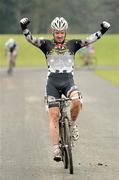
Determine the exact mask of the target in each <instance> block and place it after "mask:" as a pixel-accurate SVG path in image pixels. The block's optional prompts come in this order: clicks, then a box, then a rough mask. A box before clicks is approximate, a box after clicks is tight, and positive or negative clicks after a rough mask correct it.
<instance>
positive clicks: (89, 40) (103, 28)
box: [82, 21, 110, 47]
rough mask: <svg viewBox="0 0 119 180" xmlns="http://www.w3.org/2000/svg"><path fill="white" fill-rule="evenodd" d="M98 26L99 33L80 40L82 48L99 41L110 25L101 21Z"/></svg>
mask: <svg viewBox="0 0 119 180" xmlns="http://www.w3.org/2000/svg"><path fill="white" fill-rule="evenodd" d="M100 26H101V29H100V30H99V31H97V32H95V33H94V34H91V35H90V36H89V37H87V38H86V39H84V40H82V47H83V46H86V45H88V44H91V43H93V42H95V41H97V40H98V39H100V38H101V36H102V35H103V34H104V33H105V32H106V31H107V30H108V29H109V28H110V24H109V23H108V22H106V21H103V22H102V23H101V25H100Z"/></svg>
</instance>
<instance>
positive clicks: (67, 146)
mask: <svg viewBox="0 0 119 180" xmlns="http://www.w3.org/2000/svg"><path fill="white" fill-rule="evenodd" d="M73 99H77V98H66V97H64V98H60V99H56V100H55V102H58V103H59V105H60V106H59V107H60V119H59V147H60V150H61V156H62V161H63V164H64V168H65V169H69V172H70V174H73V173H74V168H73V157H72V147H73V139H72V122H71V120H70V119H69V117H68V112H67V107H68V106H69V102H70V101H71V100H73Z"/></svg>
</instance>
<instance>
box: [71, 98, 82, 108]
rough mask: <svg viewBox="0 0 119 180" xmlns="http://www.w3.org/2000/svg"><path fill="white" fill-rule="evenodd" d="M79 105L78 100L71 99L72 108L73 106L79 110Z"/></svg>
mask: <svg viewBox="0 0 119 180" xmlns="http://www.w3.org/2000/svg"><path fill="white" fill-rule="evenodd" d="M80 107H81V103H80V101H78V100H73V101H72V108H73V109H75V110H79V109H80Z"/></svg>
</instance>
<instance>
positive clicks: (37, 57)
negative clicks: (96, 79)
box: [0, 35, 119, 85]
mask: <svg viewBox="0 0 119 180" xmlns="http://www.w3.org/2000/svg"><path fill="white" fill-rule="evenodd" d="M34 36H39V37H44V38H48V39H49V38H50V39H51V38H52V37H51V36H49V35H34ZM87 36H88V35H68V37H67V38H68V39H72V38H75V39H83V38H85V37H87ZM8 38H14V39H15V40H16V41H17V43H18V45H19V52H18V57H17V61H16V65H17V66H20V67H36V66H37V67H40V66H46V62H45V57H44V54H43V53H42V52H41V51H40V50H39V49H38V48H35V47H33V46H32V45H31V44H30V43H28V42H27V41H26V40H25V38H24V36H23V35H0V67H4V66H7V61H6V56H5V51H4V44H5V42H6V40H7V39H8ZM94 47H95V51H96V57H97V60H98V61H97V63H98V65H99V66H112V67H114V66H119V35H104V36H103V37H102V38H101V39H100V40H99V41H97V42H95V43H94ZM79 61H80V55H79V52H78V53H77V54H76V64H77V65H78V63H79ZM96 73H97V74H98V75H100V76H101V77H103V78H105V79H108V80H111V81H113V82H114V83H115V84H116V85H119V73H118V71H97V72H96Z"/></svg>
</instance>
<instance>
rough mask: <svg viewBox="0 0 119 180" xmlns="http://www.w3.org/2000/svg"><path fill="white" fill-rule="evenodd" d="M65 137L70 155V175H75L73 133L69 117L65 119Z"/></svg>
mask: <svg viewBox="0 0 119 180" xmlns="http://www.w3.org/2000/svg"><path fill="white" fill-rule="evenodd" d="M64 136H65V148H66V152H67V155H68V168H69V172H70V174H73V172H74V171H73V158H72V147H71V133H70V125H69V119H68V117H65V118H64Z"/></svg>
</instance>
